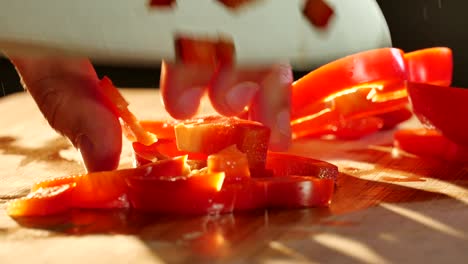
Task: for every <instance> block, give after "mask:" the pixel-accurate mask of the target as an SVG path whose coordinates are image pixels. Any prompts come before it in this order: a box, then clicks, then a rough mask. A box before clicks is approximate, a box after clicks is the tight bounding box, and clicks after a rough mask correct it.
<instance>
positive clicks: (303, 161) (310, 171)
mask: <svg viewBox="0 0 468 264" xmlns="http://www.w3.org/2000/svg"><path fill="white" fill-rule="evenodd" d="M266 168H267V169H270V170H272V171H273V175H274V177H286V176H294V175H296V176H297V175H299V176H313V177H317V178H320V179H333V180H335V179H336V178H337V177H338V174H339V173H338V167H337V166H335V165H333V164H331V163H328V162H326V161H323V160H316V159H311V158H307V157H302V156H297V155H291V154H287V153H280V152H268V155H267V162H266Z"/></svg>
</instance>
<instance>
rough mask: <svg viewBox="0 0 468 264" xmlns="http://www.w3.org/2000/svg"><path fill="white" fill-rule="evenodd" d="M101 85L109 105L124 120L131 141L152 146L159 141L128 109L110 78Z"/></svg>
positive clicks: (105, 78)
mask: <svg viewBox="0 0 468 264" xmlns="http://www.w3.org/2000/svg"><path fill="white" fill-rule="evenodd" d="M99 85H100V87H101V92H102V93H103V94H104V96H105V98H107V99H108V100H109V101H110V104H109V105H111V106H112V107H113V110H114V111H115V112H116V114H117V115H118V116H119V117H120V118H121V119H122V121H123V123H124V124H123V125H124V130H125V133H126V136H127V138H128V139H129V140H130V141H138V142H141V143H142V144H145V145H150V144H152V143H154V142H156V141H157V138H156V136H155V135H153V134H151V133H149V132H147V131H146V130H144V129H143V128H142V127H141V125H140V123H139V121H138V119H137V118H136V117H135V116H134V115H133V114H132V112H130V110H129V109H128V102H127V101H126V100H125V98H124V97H123V96H122V94H121V93H120V92H119V90H118V89H117V88H116V87H115V86H114V85H113V84H112V81H111V80H110V79H109V78H107V77H104V78H102V80H101V81H100V83H99Z"/></svg>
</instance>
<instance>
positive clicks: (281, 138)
mask: <svg viewBox="0 0 468 264" xmlns="http://www.w3.org/2000/svg"><path fill="white" fill-rule="evenodd" d="M290 144H291V116H290V112H289V110H288V109H284V110H282V111H280V112H279V113H278V115H277V116H276V123H275V124H274V127H273V128H272V131H271V140H270V147H271V149H272V150H274V151H286V150H287V149H288V148H289V146H290Z"/></svg>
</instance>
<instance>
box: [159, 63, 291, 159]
mask: <svg viewBox="0 0 468 264" xmlns="http://www.w3.org/2000/svg"><path fill="white" fill-rule="evenodd" d="M292 81H293V75H292V70H291V67H290V66H289V65H288V64H276V65H269V66H264V67H256V68H245V67H243V68H235V67H231V66H224V67H221V68H220V69H218V70H217V71H215V72H214V71H213V70H212V69H211V68H210V67H200V66H197V65H189V64H177V63H168V62H163V64H162V71H161V84H160V88H161V93H162V97H163V102H164V105H165V107H166V110H167V111H168V112H169V114H170V115H171V116H173V117H174V118H177V119H187V118H190V117H192V116H193V115H195V114H196V112H197V110H198V108H199V104H200V99H201V97H202V96H203V95H204V94H205V92H208V95H209V98H210V101H211V104H212V105H213V107H214V108H215V110H216V111H218V112H219V113H220V114H222V115H226V116H241V117H243V118H248V119H251V120H255V121H258V122H261V123H263V124H264V125H266V126H268V127H269V128H270V129H271V139H270V149H271V150H274V151H284V150H286V149H287V148H288V147H289V145H290V143H291V125H290V104H291V103H290V101H291V99H290V98H291V84H292ZM207 87H208V88H207ZM206 89H208V91H206ZM246 109H248V110H247V111H246Z"/></svg>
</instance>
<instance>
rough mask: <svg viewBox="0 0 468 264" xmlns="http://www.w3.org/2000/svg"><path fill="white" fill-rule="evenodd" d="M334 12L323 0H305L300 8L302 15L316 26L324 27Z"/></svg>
mask: <svg viewBox="0 0 468 264" xmlns="http://www.w3.org/2000/svg"><path fill="white" fill-rule="evenodd" d="M334 13H335V12H334V11H333V9H332V8H331V7H330V5H328V4H327V3H326V2H325V1H324V0H307V1H306V3H305V4H304V7H303V8H302V14H303V15H304V17H305V18H306V19H307V20H308V21H309V22H310V23H311V24H312V25H314V26H316V27H318V28H324V27H326V26H327V25H328V23H329V22H330V19H331V18H332V17H333V15H334Z"/></svg>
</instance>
